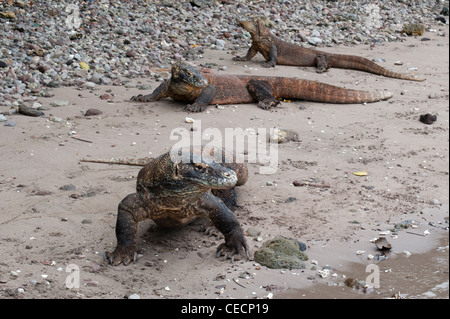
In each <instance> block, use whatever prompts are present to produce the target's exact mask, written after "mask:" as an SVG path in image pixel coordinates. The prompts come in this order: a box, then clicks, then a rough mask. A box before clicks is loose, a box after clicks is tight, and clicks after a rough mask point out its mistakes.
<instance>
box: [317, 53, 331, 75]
mask: <svg viewBox="0 0 450 319" xmlns="http://www.w3.org/2000/svg"><path fill="white" fill-rule="evenodd" d="M329 68H330V58H329V56H328V55H326V54H320V55H318V56H316V72H317V73H324V72H327V70H328V69H329Z"/></svg>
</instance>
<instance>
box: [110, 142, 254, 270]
mask: <svg viewBox="0 0 450 319" xmlns="http://www.w3.org/2000/svg"><path fill="white" fill-rule="evenodd" d="M203 151H204V150H203ZM185 152H186V150H185ZM204 152H205V151H204ZM211 153H212V154H211V155H213V157H210V156H205V154H202V153H201V152H200V151H198V150H195V149H194V150H192V149H191V150H188V151H187V153H182V154H181V155H180V154H178V152H176V153H173V152H168V153H165V154H163V155H161V156H159V157H157V158H155V159H154V160H152V161H151V162H150V163H149V164H147V165H146V166H144V167H143V168H142V169H141V170H140V171H139V174H138V176H137V184H136V192H135V193H133V194H130V195H128V196H127V197H125V198H124V199H123V200H122V201H121V202H120V204H119V208H118V215H117V222H116V237H117V247H116V249H115V250H114V251H113V252H112V253H110V252H106V253H105V258H106V259H107V260H108V261H109V263H111V264H112V265H118V264H121V263H123V264H125V265H127V264H129V263H130V262H131V261H133V260H136V233H137V227H138V222H140V221H143V220H146V219H152V220H153V221H154V222H155V223H156V224H158V225H160V226H162V227H180V226H183V225H186V224H188V223H190V222H192V221H193V220H195V219H196V218H197V217H207V218H209V219H210V220H211V222H212V224H213V226H214V227H215V228H217V229H218V230H219V231H220V232H221V233H222V234H223V235H224V237H225V243H223V244H221V245H220V246H219V247H218V248H217V255H218V256H221V255H224V256H226V258H231V259H233V260H234V258H235V256H236V255H239V254H241V253H242V252H245V254H246V255H247V258H248V246H247V242H246V240H245V237H244V233H243V231H242V228H241V226H240V224H239V222H238V220H237V218H236V217H235V215H234V214H233V212H232V210H231V209H233V207H234V206H235V205H236V201H235V200H236V195H235V191H234V187H235V186H240V185H243V184H244V183H245V182H246V181H247V177H248V172H247V166H246V165H245V164H243V163H238V162H237V161H236V157H234V156H235V155H233V154H230V153H226V152H225V151H224V150H223V151H222V152H216V153H213V152H211ZM220 153H222V154H220ZM185 157H186V158H185ZM211 158H212V159H213V160H211Z"/></svg>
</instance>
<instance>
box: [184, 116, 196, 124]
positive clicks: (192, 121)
mask: <svg viewBox="0 0 450 319" xmlns="http://www.w3.org/2000/svg"><path fill="white" fill-rule="evenodd" d="M184 121H185V122H186V123H194V119H193V118H191V117H186V119H185V120H184Z"/></svg>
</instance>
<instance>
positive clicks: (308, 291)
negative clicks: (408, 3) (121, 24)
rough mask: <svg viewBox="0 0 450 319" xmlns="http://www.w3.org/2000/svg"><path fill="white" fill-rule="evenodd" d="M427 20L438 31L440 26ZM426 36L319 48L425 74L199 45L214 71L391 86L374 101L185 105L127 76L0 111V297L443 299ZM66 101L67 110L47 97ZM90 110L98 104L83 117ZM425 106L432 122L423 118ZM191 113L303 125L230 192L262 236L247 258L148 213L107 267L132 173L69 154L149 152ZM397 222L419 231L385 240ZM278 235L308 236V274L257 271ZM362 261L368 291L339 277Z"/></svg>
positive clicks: (443, 227) (439, 130) (433, 100)
mask: <svg viewBox="0 0 450 319" xmlns="http://www.w3.org/2000/svg"><path fill="white" fill-rule="evenodd" d="M436 29H438V30H439V29H440V30H441V31H443V32H444V33H445V34H446V35H448V33H449V30H448V25H447V26H444V27H443V26H439V27H436ZM424 36H426V37H428V38H429V39H430V41H426V42H425V41H421V37H405V41H404V42H395V43H394V42H393V43H383V44H381V45H375V46H369V45H359V46H354V47H349V46H336V47H333V48H322V50H324V51H329V52H336V53H343V54H355V55H360V56H364V57H366V58H368V59H370V60H372V59H378V58H383V59H384V61H385V62H380V64H381V65H382V66H384V67H386V68H388V69H391V70H394V71H397V72H400V73H409V72H413V73H414V74H415V75H417V76H419V77H426V78H427V80H426V81H425V82H412V81H404V80H397V79H391V78H385V77H381V76H377V75H373V74H368V73H363V72H358V71H352V70H340V69H331V70H330V71H329V72H327V73H325V74H317V73H316V72H315V70H314V68H301V67H289V66H276V67H275V68H273V69H264V68H262V67H261V62H263V59H262V56H260V55H258V56H257V57H256V58H255V59H253V60H252V61H250V62H233V61H232V57H233V54H231V51H230V50H207V51H205V53H204V55H203V59H201V60H199V61H196V62H195V64H196V65H197V66H204V65H206V64H208V63H209V64H213V65H214V66H213V67H212V72H214V73H217V74H250V75H280V76H291V77H299V78H307V79H311V80H317V81H322V82H325V83H329V84H333V85H338V86H343V87H346V88H352V89H354V88H356V89H361V90H368V91H376V90H378V91H383V90H388V91H391V92H393V93H394V97H393V98H391V99H390V100H387V101H382V102H377V103H373V104H366V105H361V104H353V105H335V104H323V103H313V102H308V101H286V102H283V103H282V104H281V105H280V106H279V107H277V108H274V109H272V110H270V111H265V110H262V109H260V108H258V107H257V106H256V104H243V105H226V106H223V107H220V108H217V107H216V106H210V107H209V108H208V109H207V110H206V111H204V112H202V113H188V112H186V111H184V105H183V104H182V103H178V102H174V101H172V100H169V99H165V100H161V101H158V102H155V103H136V102H130V101H129V100H130V98H131V97H132V96H133V95H137V94H143V93H149V92H151V90H153V89H155V88H156V87H157V86H158V85H159V84H160V83H158V82H156V81H154V80H153V79H147V78H134V79H132V80H130V82H129V83H128V84H127V85H126V86H107V85H97V86H95V87H93V88H86V87H84V88H81V89H79V88H75V87H72V88H71V87H61V88H55V89H53V90H52V91H51V92H52V93H53V94H54V96H53V97H49V98H39V103H41V104H42V106H44V107H47V108H48V110H46V111H44V113H45V115H44V116H43V117H28V116H25V115H21V114H13V115H9V116H7V117H8V121H14V123H15V126H13V127H9V126H4V125H3V124H4V123H2V124H1V125H0V136H1V138H0V150H1V153H0V154H1V155H0V157H1V162H2V167H1V169H0V197H1V205H0V210H1V214H0V240H1V242H2V245H0V256H2V260H1V262H0V298H46V299H47V298H48V299H54V298H115V299H120V298H128V297H130V296H139V297H140V298H151V299H161V298H167V299H174V298H177V299H178V298H192V299H199V298H200V299H201V298H208V299H216V298H219V299H228V298H244V299H254V298H357V299H364V298H376V299H377V298H392V297H402V298H448V291H449V290H448V255H449V253H448V214H449V211H448V203H449V198H448V191H449V177H448V173H449V157H448V154H449V135H448V134H449V104H448V103H449V58H448V56H449V39H448V36H445V37H443V36H440V35H438V32H429V31H427V32H426V33H425V34H424ZM238 53H239V54H240V55H243V54H245V52H244V50H243V51H242V52H241V51H240V52H238ZM398 61H400V62H401V63H396V62H398ZM224 66H225V67H226V68H224ZM411 70H413V71H411ZM143 85H144V86H146V87H148V89H147V90H146V91H143V90H140V89H139V87H141V86H143ZM104 94H109V95H110V99H109V100H104V99H101V98H100V96H102V95H104ZM61 100H64V101H69V103H68V105H63V106H59V107H55V106H53V103H54V102H55V101H61ZM92 108H95V109H98V110H100V111H101V112H102V114H99V115H94V116H85V112H86V111H87V110H88V109H92ZM426 113H431V114H435V115H437V121H436V122H434V123H433V124H431V125H426V124H424V123H421V122H420V121H419V117H420V115H422V114H426ZM186 117H191V118H193V119H195V120H201V123H202V129H203V130H204V129H206V128H218V129H219V130H220V131H221V132H224V130H225V129H226V128H237V127H239V128H242V129H254V130H255V129H258V128H266V129H270V128H273V127H282V128H286V129H291V130H294V131H296V132H297V133H298V134H299V137H300V141H299V142H290V143H286V144H279V146H278V166H277V171H276V173H275V174H271V175H263V174H260V173H259V168H260V164H258V163H250V164H249V171H250V175H249V180H248V182H247V183H246V184H245V185H243V186H242V187H240V188H239V190H238V208H237V210H236V212H235V213H236V215H237V218H238V219H239V221H240V223H241V225H242V227H243V229H244V230H247V229H249V228H257V229H258V230H260V232H261V234H260V238H259V240H256V238H253V237H250V236H247V237H246V238H247V241H248V244H249V246H250V252H251V257H252V258H251V259H250V260H248V261H247V260H245V259H244V260H240V261H236V262H234V263H232V262H231V261H230V260H228V261H224V260H223V259H221V258H216V257H215V250H216V247H217V246H218V245H219V244H220V243H221V242H222V240H223V239H221V238H216V237H209V236H207V235H205V234H204V233H202V232H201V228H202V227H201V223H197V222H196V223H194V224H191V225H189V226H187V227H184V228H183V229H179V230H174V231H169V232H168V231H165V230H162V229H160V228H159V227H157V226H156V225H155V224H154V223H153V222H152V221H151V220H149V221H145V222H142V223H140V225H139V234H138V249H139V258H138V260H137V262H136V263H132V264H130V265H128V266H123V265H119V266H116V267H114V266H110V265H108V264H107V262H106V261H104V260H103V253H104V252H105V251H111V250H113V249H114V247H115V245H116V237H115V233H114V228H115V222H116V214H117V205H118V204H119V202H120V201H121V200H122V199H123V198H124V197H125V196H126V195H128V194H130V193H133V192H134V190H135V183H136V176H137V173H138V171H139V169H140V168H139V167H133V166H121V165H108V164H95V163H85V162H80V160H81V159H110V158H122V159H123V158H142V157H156V156H158V155H160V154H162V153H164V152H166V151H167V150H169V149H170V147H171V146H172V145H173V143H174V141H173V140H171V139H170V135H171V132H172V131H173V130H174V129H175V128H180V127H181V128H186V129H188V130H189V129H190V128H191V127H192V124H190V123H186V120H185V119H186ZM355 172H367V175H366V176H357V175H355V174H354V173H355ZM294 181H301V182H305V183H306V185H305V186H301V187H295V186H293V182H294ZM308 183H310V184H311V185H308ZM317 185H327V186H329V187H317ZM406 220H414V225H415V226H414V228H408V229H405V230H400V231H398V233H396V234H392V229H393V227H394V225H396V224H397V223H401V222H403V221H406ZM386 231H391V232H387V233H385V232H386ZM380 233H382V234H384V236H386V239H387V240H388V241H389V242H390V243H391V245H392V249H391V250H390V251H388V252H386V253H385V257H387V259H384V258H383V259H384V260H380V261H375V260H370V259H369V258H370V256H369V255H372V256H375V255H376V254H379V253H380V252H379V251H378V250H377V248H376V247H375V245H374V244H373V243H372V242H370V240H371V239H373V238H376V237H379V236H380ZM279 235H282V236H286V237H290V238H295V239H296V240H298V241H301V242H303V243H305V244H306V246H307V250H306V251H305V253H306V254H307V255H308V256H309V260H308V261H307V262H306V269H303V270H295V269H292V270H289V269H285V270H279V269H268V268H267V267H265V266H262V265H259V264H258V263H256V262H255V261H254V260H253V253H254V252H255V251H256V250H257V249H258V248H260V247H261V245H262V244H263V242H265V241H266V240H268V239H272V238H274V237H276V236H279ZM408 252H409V254H408ZM368 257H369V258H368ZM369 264H372V265H376V266H377V267H378V270H379V279H380V281H379V282H380V287H379V288H374V289H364V288H361V289H355V288H351V287H348V286H347V285H346V284H345V281H346V279H348V278H354V279H356V280H366V281H367V277H368V276H369V275H370V274H371V272H367V271H366V270H367V266H368V265H369ZM324 267H325V268H324ZM73 269H75V270H76V272H77V274H78V275H79V277H77V278H76V279H77V281H76V282H75V281H72V279H73V277H71V276H72V275H73V274H74V273H73V272H72V270H73ZM324 269H327V270H328V271H327V272H320V271H323V270H324ZM75 283H78V284H79V286H74V285H75Z"/></svg>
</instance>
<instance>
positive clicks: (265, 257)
mask: <svg viewBox="0 0 450 319" xmlns="http://www.w3.org/2000/svg"><path fill="white" fill-rule="evenodd" d="M254 258H255V261H256V262H258V263H259V264H261V265H264V266H266V267H268V268H272V269H304V268H305V267H306V266H305V264H304V261H306V260H308V256H307V255H306V254H305V253H303V252H302V251H300V249H299V245H298V243H297V241H295V240H292V239H288V238H284V237H276V238H274V239H271V240H269V241H267V242H265V243H264V244H263V245H262V247H261V248H260V249H259V250H257V251H256V252H255V254H254Z"/></svg>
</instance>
